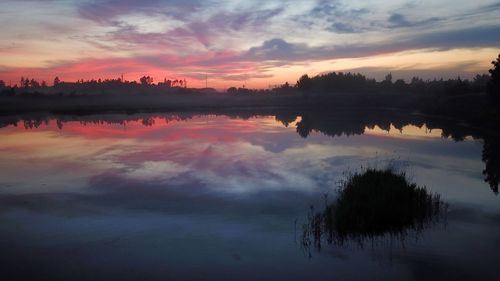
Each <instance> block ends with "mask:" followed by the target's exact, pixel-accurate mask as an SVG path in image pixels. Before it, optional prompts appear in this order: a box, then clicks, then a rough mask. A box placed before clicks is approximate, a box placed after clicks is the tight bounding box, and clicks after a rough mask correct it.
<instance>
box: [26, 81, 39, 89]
mask: <svg viewBox="0 0 500 281" xmlns="http://www.w3.org/2000/svg"><path fill="white" fill-rule="evenodd" d="M29 86H30V87H31V88H40V83H38V81H36V80H35V79H31V80H30V81H29Z"/></svg>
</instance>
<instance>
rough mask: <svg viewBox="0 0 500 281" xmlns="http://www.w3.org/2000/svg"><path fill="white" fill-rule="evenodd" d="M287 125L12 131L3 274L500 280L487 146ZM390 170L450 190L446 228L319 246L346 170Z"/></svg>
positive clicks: (1, 236)
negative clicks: (307, 236)
mask: <svg viewBox="0 0 500 281" xmlns="http://www.w3.org/2000/svg"><path fill="white" fill-rule="evenodd" d="M135 119H137V120H135ZM278 119H279V120H277V118H275V117H274V116H259V117H250V118H247V119H241V118H235V117H227V116H189V118H181V117H178V116H162V115H156V116H154V115H148V116H147V117H144V118H143V117H142V116H120V115H105V116H90V117H89V116H87V117H79V118H76V120H75V121H71V120H72V119H71V118H66V119H65V120H64V121H61V120H59V121H57V120H55V119H50V118H49V119H47V121H46V122H36V121H35V122H33V121H31V122H29V121H26V122H23V121H14V122H10V125H7V124H5V126H4V127H3V128H1V129H0V160H1V161H0V249H1V250H0V271H1V273H2V276H3V277H2V278H1V279H2V280H21V279H26V278H28V277H32V279H31V280H80V279H81V280H438V279H441V280H442V279H450V280H472V279H477V280H481V279H486V278H489V279H496V278H498V277H497V276H496V275H497V274H496V273H498V260H499V257H500V198H499V197H497V196H496V195H495V193H494V192H493V191H492V189H491V188H490V185H489V184H488V183H486V182H485V181H484V179H485V175H483V170H485V162H483V161H482V158H483V157H484V153H483V145H484V146H485V147H486V145H485V142H484V141H483V140H482V139H478V138H472V137H465V139H464V140H463V141H456V140H453V139H452V138H449V137H448V138H447V137H442V135H443V130H446V129H443V130H441V129H439V128H436V129H432V130H431V129H429V128H428V127H427V126H425V125H423V124H422V123H421V122H419V123H418V125H405V126H402V127H401V126H399V127H400V128H398V129H396V128H394V126H388V125H387V124H388V123H387V122H386V123H384V124H385V125H383V124H378V125H379V126H380V127H384V128H385V130H383V129H381V128H380V127H379V126H376V125H377V124H374V123H370V124H368V122H362V121H360V122H358V123H357V125H356V128H357V129H355V130H348V129H342V128H341V127H342V124H344V123H346V121H345V120H343V119H342V118H340V119H339V118H333V119H330V120H329V121H328V122H326V123H325V122H323V123H320V124H318V125H314V124H313V123H314V122H312V121H310V120H309V119H307V118H301V117H298V118H297V119H295V117H294V116H293V117H290V116H288V117H286V118H283V117H280V118H278ZM284 120H285V121H284ZM351 121H352V120H351ZM351 123H352V122H351ZM14 124H17V126H14ZM285 124H286V125H287V126H285ZM309 124H313V125H310V126H309V127H307V128H304V126H306V125H309ZM325 124H326V125H325ZM389 124H390V122H389ZM339 128H340V129H339ZM387 129H388V130H387ZM400 129H401V130H400ZM448 134H449V133H446V132H445V135H448ZM306 136H307V137H306ZM490 143H491V138H490ZM493 143H495V142H493ZM496 143H498V142H496ZM490 147H494V146H493V145H490ZM490 149H492V148H490ZM492 154H493V155H498V152H496V151H495V152H493V153H492ZM488 157H489V156H487V158H488ZM492 157H493V156H492ZM493 160H494V161H491V162H490V164H491V163H493V162H495V161H496V162H495V163H498V159H496V160H495V159H493ZM386 165H393V166H395V167H398V169H405V170H406V172H407V174H409V176H410V178H411V179H412V181H414V182H416V183H418V184H419V185H425V186H427V188H428V189H429V190H431V191H432V192H436V193H439V194H440V195H441V198H442V199H443V200H445V201H446V202H448V203H449V210H448V215H447V221H446V224H437V225H435V226H432V227H430V228H429V229H427V230H426V231H424V233H422V235H421V236H418V237H413V236H409V237H408V238H407V239H405V241H400V240H395V239H385V240H383V241H379V242H378V243H375V244H374V245H373V246H372V245H370V246H366V245H365V247H364V248H360V247H358V246H356V245H350V246H344V247H337V246H333V245H325V246H324V247H323V248H322V249H321V251H318V250H315V249H305V248H304V247H303V246H302V244H301V243H300V240H301V237H300V236H301V231H302V225H303V224H304V222H305V220H306V217H307V215H308V213H309V212H310V206H311V205H313V206H315V208H321V207H322V206H324V204H325V200H324V194H326V193H327V194H328V197H327V200H328V202H331V201H333V200H334V199H335V196H336V193H335V189H336V187H337V185H338V182H339V180H341V179H342V177H343V173H344V172H346V171H355V170H357V169H360V167H362V166H363V167H367V166H368V167H385V166H386ZM491 165H493V164H491ZM495 169H496V166H494V165H493V166H490V167H489V170H492V171H495ZM496 175H497V174H496ZM494 176H495V174H493V177H494Z"/></svg>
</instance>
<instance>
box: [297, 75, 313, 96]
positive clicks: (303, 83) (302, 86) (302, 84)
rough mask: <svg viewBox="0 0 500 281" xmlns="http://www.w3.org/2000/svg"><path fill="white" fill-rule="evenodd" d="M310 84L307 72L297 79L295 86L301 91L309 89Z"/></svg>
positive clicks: (311, 84)
mask: <svg viewBox="0 0 500 281" xmlns="http://www.w3.org/2000/svg"><path fill="white" fill-rule="evenodd" d="M312 86H313V83H312V80H311V78H309V76H308V75H307V74H304V75H302V77H300V78H299V81H297V88H298V89H299V91H301V92H303V93H306V92H307V91H310V90H311V89H312Z"/></svg>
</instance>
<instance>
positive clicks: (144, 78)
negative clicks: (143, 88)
mask: <svg viewBox="0 0 500 281" xmlns="http://www.w3.org/2000/svg"><path fill="white" fill-rule="evenodd" d="M139 81H140V82H141V84H142V85H151V84H153V77H151V76H142V77H141V78H140V79H139Z"/></svg>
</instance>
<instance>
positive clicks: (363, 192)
mask: <svg viewBox="0 0 500 281" xmlns="http://www.w3.org/2000/svg"><path fill="white" fill-rule="evenodd" d="M446 209H447V204H446V203H444V202H443V201H441V198H440V196H439V195H438V194H432V193H430V192H429V191H428V190H427V189H426V188H425V187H420V186H418V185H417V184H415V183H411V182H410V181H409V180H408V178H407V176H406V174H405V173H404V172H395V171H393V170H392V169H383V170H380V169H366V170H364V171H363V172H357V173H354V174H351V175H349V176H348V177H347V178H346V180H345V181H343V182H342V184H341V186H340V189H339V191H338V197H337V199H336V201H335V202H334V203H333V204H331V205H327V206H326V208H325V210H324V211H323V212H320V213H316V214H314V213H313V214H311V215H310V216H309V219H308V223H307V224H306V225H305V226H304V233H303V234H304V235H303V244H304V245H305V246H307V245H310V244H311V243H312V242H314V243H315V245H316V246H317V248H320V247H321V241H322V240H324V238H325V237H326V240H327V241H328V243H335V244H344V243H345V242H347V241H357V242H359V243H363V241H365V240H367V239H370V240H373V239H374V238H377V237H386V236H390V237H399V238H404V237H405V236H406V235H408V234H409V233H416V234H418V233H420V232H421V231H422V230H424V229H425V228H426V227H428V226H430V225H432V224H434V223H436V222H439V221H440V220H441V218H443V217H444V214H445V213H446Z"/></svg>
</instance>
